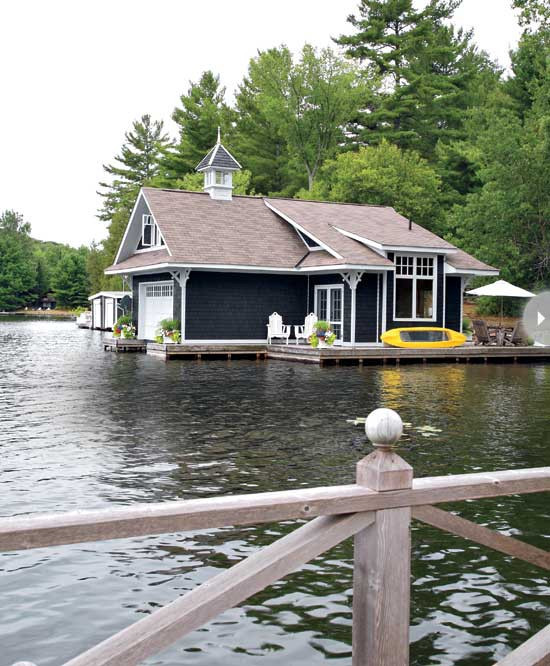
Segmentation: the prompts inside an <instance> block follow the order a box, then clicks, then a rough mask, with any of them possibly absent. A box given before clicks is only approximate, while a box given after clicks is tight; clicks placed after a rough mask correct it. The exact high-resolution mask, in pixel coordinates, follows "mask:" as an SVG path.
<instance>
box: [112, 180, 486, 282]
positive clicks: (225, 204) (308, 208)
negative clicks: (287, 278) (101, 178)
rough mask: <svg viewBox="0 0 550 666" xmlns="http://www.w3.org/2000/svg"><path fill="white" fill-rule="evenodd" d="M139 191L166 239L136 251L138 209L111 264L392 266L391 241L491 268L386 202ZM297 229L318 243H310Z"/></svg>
mask: <svg viewBox="0 0 550 666" xmlns="http://www.w3.org/2000/svg"><path fill="white" fill-rule="evenodd" d="M142 199H143V202H144V203H146V204H147V210H148V211H149V212H150V213H151V214H152V215H153V217H154V220H155V222H156V224H157V225H158V227H159V229H160V231H161V234H162V237H163V239H164V241H165V243H166V247H163V248H158V249H155V250H148V251H143V250H141V251H140V252H135V253H133V250H132V243H133V242H137V241H136V240H135V238H134V235H133V232H132V233H128V230H129V229H134V228H135V229H137V226H138V225H140V224H141V222H140V220H139V219H137V218H138V217H139V215H138V214H137V213H136V215H135V216H134V218H133V225H134V226H132V222H131V223H130V225H129V227H128V230H127V232H126V236H127V237H128V239H127V240H126V241H123V244H122V246H121V248H122V247H124V252H121V254H120V256H121V257H122V259H121V260H120V261H118V262H117V263H115V264H114V265H113V266H110V267H109V268H108V269H107V271H108V272H123V271H125V270H128V271H132V270H140V269H142V270H146V269H149V268H158V269H159V268H166V269H168V268H169V267H170V266H171V265H176V266H178V265H179V266H189V267H193V266H200V267H212V268H231V267H235V268H245V269H249V270H254V269H257V270H267V271H270V270H275V271H283V272H285V271H286V272H290V271H295V270H308V271H311V270H316V269H317V270H323V269H325V270H326V269H330V268H331V267H334V268H335V270H349V269H351V268H357V269H359V270H361V269H363V270H390V269H391V268H392V267H393V263H392V262H391V261H390V260H389V259H388V258H386V256H385V250H389V249H390V248H392V247H393V248H394V249H396V248H398V247H399V248H403V249H405V250H406V249H407V248H408V249H410V250H411V251H419V250H420V251H421V250H424V251H430V252H439V253H442V252H445V253H449V255H448V265H449V266H453V267H454V266H456V270H455V272H463V273H467V272H468V268H469V267H471V269H472V270H474V271H494V269H493V268H492V267H491V266H487V265H486V264H483V263H482V262H479V261H478V260H477V259H475V258H474V257H470V255H468V254H466V253H465V252H461V251H460V250H458V249H457V248H455V247H454V246H453V245H452V244H451V243H448V242H447V241H445V240H443V239H442V238H439V236H436V235H435V234H433V233H431V232H430V231H427V230H426V229H423V228H422V227H420V226H418V225H417V224H413V225H412V226H411V229H410V230H409V221H408V220H407V219H406V218H404V217H403V216H402V215H399V214H398V213H396V211H395V210H393V208H389V207H383V206H368V205H353V204H335V203H327V202H319V201H302V200H293V199H277V198H263V197H249V196H234V197H233V200H232V201H221V200H216V199H212V198H211V197H210V196H209V195H208V194H207V193H205V192H188V191H184V190H167V189H157V188H151V187H146V188H143V190H142ZM140 210H141V209H140ZM139 228H141V227H139ZM298 231H302V232H304V233H306V234H307V235H308V236H310V237H311V238H312V239H313V240H314V241H315V242H317V243H318V244H319V245H320V247H321V249H319V248H315V249H312V250H310V251H308V248H307V247H306V245H305V244H304V242H303V240H302V239H301V238H300V236H299V234H298ZM126 236H125V237H126ZM131 239H134V240H131ZM124 243H126V244H125V245H124ZM451 262H453V263H451ZM451 271H453V269H451Z"/></svg>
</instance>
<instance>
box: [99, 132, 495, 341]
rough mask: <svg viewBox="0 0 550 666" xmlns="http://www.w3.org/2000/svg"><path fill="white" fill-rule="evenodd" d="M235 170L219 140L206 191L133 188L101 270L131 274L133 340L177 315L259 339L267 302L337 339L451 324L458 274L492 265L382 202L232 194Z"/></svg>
mask: <svg viewBox="0 0 550 666" xmlns="http://www.w3.org/2000/svg"><path fill="white" fill-rule="evenodd" d="M240 168H241V166H240V164H239V163H238V162H237V160H236V159H235V158H234V157H233V156H232V155H231V153H230V152H229V151H228V150H227V149H226V148H225V147H224V146H223V145H222V144H221V143H220V142H219V141H218V143H217V144H216V145H215V146H214V147H213V148H212V150H210V151H209V153H208V154H207V155H206V156H205V157H204V159H203V160H202V161H201V162H200V164H199V165H198V166H197V170H198V171H200V172H202V173H203V174H204V191H203V192H188V191H182V190H167V189H156V188H149V187H144V188H142V190H141V191H140V193H139V196H138V198H137V201H136V203H135V206H134V209H133V212H132V214H131V217H130V220H129V222H128V226H127V228H126V231H125V234H124V237H123V240H122V242H121V245H120V248H119V250H118V253H117V256H116V259H115V262H114V264H113V265H112V266H110V267H109V268H108V269H107V270H106V271H105V272H106V273H107V274H109V275H122V276H125V278H126V281H127V282H128V284H131V289H132V293H133V304H132V309H133V318H134V323H135V325H136V326H137V332H138V337H139V338H142V339H146V340H152V339H153V338H154V336H155V332H156V330H157V328H158V325H159V322H160V321H161V320H162V319H164V318H175V319H178V320H180V321H181V334H182V341H184V342H185V341H187V342H190V343H191V342H194V343H217V342H219V343H223V342H233V343H235V342H247V343H250V342H265V341H266V330H267V329H266V324H267V321H268V317H269V315H270V314H272V313H273V312H278V313H279V314H281V315H282V317H283V321H284V323H285V324H303V322H304V318H305V316H306V315H307V314H308V313H309V312H315V313H316V314H317V316H318V317H319V319H324V320H328V321H329V322H331V324H332V327H333V330H334V331H335V332H336V333H337V336H338V339H339V343H340V344H343V345H362V344H373V343H379V342H380V335H381V334H382V333H383V332H384V331H386V330H387V329H390V328H394V327H400V326H426V325H429V326H443V327H448V328H452V329H455V330H457V331H460V330H461V328H462V301H463V292H464V286H465V281H466V280H467V279H468V278H470V277H472V276H477V275H481V276H491V275H497V274H498V271H497V270H496V269H495V268H493V267H491V266H488V265H487V264H484V263H482V262H481V261H479V260H477V259H476V258H474V257H473V256H471V255H469V254H466V252H463V251H462V250H460V249H458V248H457V247H455V246H454V245H452V244H451V243H449V242H448V241H446V240H444V239H442V238H440V237H439V236H437V235H435V234H433V233H432V232H430V231H428V230H427V229H424V228H423V227H421V226H419V225H418V224H415V223H411V222H409V220H407V219H406V218H405V217H403V216H402V215H400V214H399V213H397V212H396V211H395V210H394V209H393V208H390V207H387V206H371V205H356V204H342V203H329V202H318V201H302V200H296V199H282V198H276V197H263V196H235V195H233V192H232V190H233V186H232V179H233V173H234V172H235V171H238V170H239V169H240Z"/></svg>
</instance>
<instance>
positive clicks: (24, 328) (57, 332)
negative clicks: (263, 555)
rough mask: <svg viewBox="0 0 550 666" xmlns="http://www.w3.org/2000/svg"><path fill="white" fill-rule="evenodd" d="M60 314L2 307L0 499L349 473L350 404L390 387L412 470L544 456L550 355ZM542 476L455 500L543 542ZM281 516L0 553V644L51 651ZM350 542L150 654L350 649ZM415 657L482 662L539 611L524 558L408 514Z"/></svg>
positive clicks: (335, 479) (160, 490)
mask: <svg viewBox="0 0 550 666" xmlns="http://www.w3.org/2000/svg"><path fill="white" fill-rule="evenodd" d="M100 340H101V334H99V333H97V332H91V331H82V330H78V329H76V327H75V326H74V324H72V323H70V322H43V321H38V322H36V321H29V320H25V321H21V320H13V321H7V320H5V319H0V413H1V416H2V418H1V421H0V454H1V460H2V475H1V476H0V482H1V484H2V489H1V490H2V500H3V501H2V507H1V509H0V511H1V513H2V514H3V515H12V514H21V513H28V512H36V511H46V510H47V511H62V510H66V509H70V508H92V507H106V506H110V505H114V504H119V505H120V504H128V503H135V502H144V501H165V500H170V499H176V498H190V497H204V496H209V495H216V494H220V493H236V492H238V493H242V492H258V491H265V490H277V489H283V488H292V487H299V486H315V485H328V484H338V483H348V482H351V481H352V480H353V476H354V465H355V462H356V461H357V459H358V458H359V457H361V456H362V455H364V453H366V452H367V450H368V447H367V445H366V443H365V441H364V437H363V436H362V434H361V432H360V430H359V429H358V428H353V426H350V425H349V424H347V423H346V419H351V418H354V417H356V416H358V415H365V414H366V413H368V412H369V411H370V410H371V409H373V408H375V407H377V406H380V405H386V406H390V407H393V408H395V409H397V410H398V411H399V412H400V413H401V415H402V417H403V420H404V421H407V422H410V423H412V424H414V425H415V426H419V425H429V426H432V427H434V428H438V429H441V431H442V432H441V434H440V435H438V436H437V437H433V438H424V437H422V435H421V433H419V432H418V431H414V430H413V431H411V432H410V433H409V439H407V440H406V441H405V442H404V451H403V455H404V457H405V458H406V459H407V460H408V461H409V462H410V463H411V464H412V465H413V466H414V468H415V474H416V475H417V476H425V475H435V474H448V473H462V472H467V471H480V470H491V469H499V468H514V467H515V468H519V467H534V466H539V465H544V464H547V462H548V455H547V450H548V443H547V437H546V432H547V429H548V425H549V420H550V417H549V411H548V407H549V404H550V375H549V371H550V366H546V365H538V366H537V365H521V364H518V365H502V366H501V365H499V366H497V365H487V366H484V365H448V366H444V365H426V366H422V365H416V366H402V367H401V368H394V367H380V368H376V367H368V368H367V367H365V368H362V369H361V368H357V367H341V368H330V367H329V368H323V369H320V368H316V367H310V366H307V365H299V364H285V363H278V362H272V363H264V362H254V361H235V362H231V363H228V362H225V361H212V362H203V363H196V362H185V361H182V362H178V361H173V362H170V363H162V362H160V361H159V360H158V359H154V358H149V357H146V356H143V355H116V354H106V353H104V352H103V351H102V349H101V346H100ZM544 499H545V498H544V496H543V495H532V496H524V497H511V498H503V499H496V500H483V501H476V502H468V503H464V504H461V505H460V507H459V508H460V511H461V512H462V515H464V516H465V517H467V518H470V519H472V520H476V521H478V522H480V523H483V524H487V525H489V526H493V527H494V528H497V529H500V530H503V531H506V532H507V533H510V534H515V535H519V536H520V537H521V538H523V539H525V540H526V541H529V542H530V543H533V544H535V545H538V546H541V547H543V548H548V547H549V544H548V540H549V536H548V535H549V530H548V527H547V526H548V520H547V519H548V506H547V503H545V502H544ZM293 528H294V524H293V523H283V524H275V525H268V526H261V527H247V528H238V529H236V528H225V529H219V530H208V531H202V532H194V533H188V534H177V535H163V536H160V537H149V538H140V539H132V540H122V541H116V542H104V543H100V544H89V545H80V546H68V547H59V548H52V549H43V550H40V551H32V552H28V553H21V554H10V553H8V554H2V555H1V560H0V571H1V574H2V575H1V580H0V585H1V589H2V593H3V595H4V599H5V601H4V603H3V605H2V619H1V621H0V642H1V645H2V650H1V652H0V664H6V665H7V664H12V663H13V662H15V661H17V660H18V659H28V660H30V661H35V662H36V663H37V664H40V665H48V664H54V663H60V662H62V661H63V660H66V659H68V658H69V657H71V656H73V655H75V654H77V653H78V652H79V651H81V650H82V649H84V648H86V647H88V646H91V645H93V644H94V643H95V642H97V641H99V640H101V639H103V638H105V637H106V636H108V635H110V634H111V633H113V632H114V631H115V630H117V629H120V628H122V627H124V626H126V625H128V624H129V623H131V622H132V621H135V620H136V619H138V618H139V617H140V616H141V615H142V614H144V613H149V612H151V611H152V610H154V609H155V608H157V607H159V606H161V605H164V604H166V603H167V602H169V601H171V600H173V599H174V598H175V597H177V596H178V595H180V594H183V593H184V592H185V591H187V590H190V589H192V588H194V587H195V586H196V585H197V584H198V583H200V582H202V581H204V580H206V579H208V578H209V577H210V576H211V575H213V574H214V573H216V572H217V571H221V570H222V569H224V568H226V567H228V566H231V565H232V564H234V563H235V562H237V561H238V560H239V559H241V558H243V557H246V556H247V555H248V554H249V553H250V552H253V551H254V550H255V549H256V548H258V547H260V546H263V545H266V544H268V543H270V542H271V541H273V540H274V539H276V538H278V537H279V536H282V535H283V534H286V533H288V532H289V531H290V530H291V529H293ZM351 557H352V548H351V543H350V542H346V543H344V544H341V545H339V546H338V547H337V548H335V549H333V550H332V551H331V552H329V553H326V554H325V555H323V556H322V557H320V558H318V559H317V560H315V561H314V562H312V563H310V564H309V565H307V566H306V567H304V568H303V569H302V570H300V571H299V572H297V573H296V574H294V575H292V576H289V577H288V578H286V579H284V580H282V581H279V582H278V583H276V584H275V585H274V586H273V587H272V588H270V589H268V590H267V591H264V592H262V593H261V594H258V595H256V596H255V597H254V598H253V599H251V600H250V601H249V602H247V603H246V604H244V605H243V606H242V607H240V608H237V609H233V610H231V611H229V612H227V613H225V614H223V615H222V616H220V617H219V618H218V619H217V620H216V621H215V622H212V623H211V624H209V625H208V626H207V627H205V628H203V629H202V630H200V631H197V632H195V633H194V634H193V635H192V636H189V637H188V638H186V639H185V640H184V641H182V642H181V643H180V644H178V645H177V646H174V647H173V648H171V649H170V650H168V651H167V652H166V653H165V654H163V655H162V656H160V657H157V658H155V659H151V660H150V661H149V662H148V663H149V664H162V665H164V666H167V665H171V664H182V663H184V664H193V665H195V664H196V665H197V666H201V665H205V664H212V663H217V662H219V661H221V660H224V661H225V662H226V663H227V664H228V666H231V665H232V664H235V665H237V664H238V666H241V663H242V662H243V660H244V661H246V663H249V664H254V663H260V662H261V663H262V664H265V663H270V662H272V663H277V664H279V663H280V662H281V659H285V661H287V662H288V663H292V664H308V665H309V664H320V663H325V662H326V661H327V660H329V659H330V660H331V661H335V662H336V663H340V664H350V663H351V658H350V640H351V633H350V626H351V613H350V608H351V586H352V561H351ZM413 577H414V578H413V605H412V613H411V618H412V625H413V626H412V629H411V636H412V640H413V644H412V648H411V650H412V663H413V664H418V665H420V664H422V665H424V664H469V665H470V664H480V665H481V664H487V663H491V662H492V661H494V660H496V659H498V658H500V657H501V656H503V655H504V654H505V652H506V651H507V650H508V649H509V646H510V645H517V644H519V643H520V642H522V641H523V640H525V638H527V637H528V636H529V635H530V634H532V633H534V632H535V631H537V630H538V629H540V628H542V627H543V626H544V625H545V624H547V623H548V621H549V620H550V617H549V615H550V614H549V611H548V606H547V604H546V603H545V601H546V599H545V597H547V595H548V592H549V590H548V581H547V578H546V577H545V576H543V575H542V574H541V572H540V571H538V570H537V569H535V568H534V567H531V566H530V565H527V564H523V563H521V562H515V561H513V560H512V559H511V558H507V557H505V556H501V555H498V554H496V553H492V552H490V551H488V550H486V549H484V548H482V547H480V546H477V545H476V544H473V543H470V542H467V541H463V540H461V539H458V538H454V537H452V536H450V535H445V534H443V533H442V532H440V531H438V530H435V529H432V528H428V527H419V526H416V525H415V528H414V533H413Z"/></svg>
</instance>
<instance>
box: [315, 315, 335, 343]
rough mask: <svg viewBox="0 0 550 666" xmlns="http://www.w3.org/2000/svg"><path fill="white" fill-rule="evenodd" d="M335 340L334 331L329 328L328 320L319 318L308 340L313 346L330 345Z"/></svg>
mask: <svg viewBox="0 0 550 666" xmlns="http://www.w3.org/2000/svg"><path fill="white" fill-rule="evenodd" d="M335 341H336V333H334V331H333V330H332V329H331V327H330V324H329V323H328V321H323V320H322V319H321V320H319V321H318V322H317V323H316V324H315V330H314V332H313V333H312V334H311V335H310V336H309V339H308V342H309V344H310V345H311V346H312V347H313V348H314V349H317V347H326V346H327V345H328V346H329V347H332V345H333V344H334V342H335Z"/></svg>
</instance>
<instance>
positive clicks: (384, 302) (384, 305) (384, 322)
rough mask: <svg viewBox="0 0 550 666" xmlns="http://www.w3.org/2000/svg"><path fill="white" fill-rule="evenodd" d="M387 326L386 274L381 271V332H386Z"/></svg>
mask: <svg viewBox="0 0 550 666" xmlns="http://www.w3.org/2000/svg"><path fill="white" fill-rule="evenodd" d="M387 326H388V274H387V273H382V332H381V333H380V335H382V333H385V332H386V329H387Z"/></svg>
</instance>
